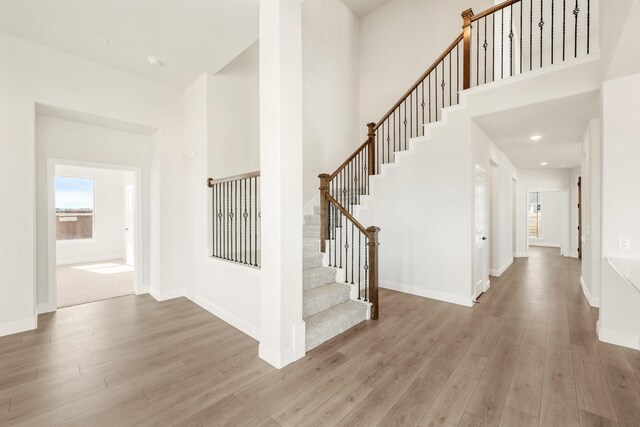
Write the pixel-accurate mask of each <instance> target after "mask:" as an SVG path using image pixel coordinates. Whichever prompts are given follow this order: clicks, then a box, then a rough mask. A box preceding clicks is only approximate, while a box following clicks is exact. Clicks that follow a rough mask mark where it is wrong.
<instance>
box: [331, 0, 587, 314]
mask: <svg viewBox="0 0 640 427" xmlns="http://www.w3.org/2000/svg"><path fill="white" fill-rule="evenodd" d="M591 1H593V0H507V1H505V2H503V3H501V4H498V5H496V6H493V7H491V8H489V9H487V10H485V11H483V12H481V13H480V14H478V15H475V16H474V13H473V10H472V9H467V10H465V11H464V12H462V21H463V22H462V32H461V33H460V34H459V35H458V36H457V37H456V38H455V39H454V40H453V42H452V43H451V44H450V45H449V46H448V47H447V48H446V49H445V51H444V52H443V53H442V54H441V55H440V56H439V57H438V58H437V59H436V60H435V62H434V63H433V64H431V66H430V67H429V68H428V69H427V70H426V71H425V72H424V73H423V74H422V76H420V78H419V79H418V80H417V81H416V82H415V83H414V84H413V85H412V86H411V87H410V88H409V90H407V92H405V93H404V95H402V97H401V98H400V99H399V100H398V101H397V102H396V103H395V104H394V105H393V107H391V109H390V110H389V111H388V112H387V113H386V114H385V115H384V116H382V118H381V119H380V120H379V121H378V122H377V123H369V124H367V140H366V141H365V142H364V143H363V144H362V145H361V146H360V147H358V148H357V149H356V151H355V152H354V153H353V154H352V155H351V156H349V157H348V158H347V160H345V161H344V162H343V163H342V164H341V165H340V167H338V169H336V170H335V172H333V173H332V174H330V175H329V174H322V175H320V176H319V178H320V213H321V229H320V230H321V233H320V234H321V236H320V247H321V250H322V252H325V251H326V250H327V242H329V250H331V248H333V251H334V252H333V265H334V266H339V267H342V266H343V265H348V266H349V267H350V268H351V270H350V271H352V272H354V271H356V270H355V266H354V265H352V264H349V263H348V262H347V261H349V260H348V259H346V257H347V256H348V251H347V250H346V249H347V247H345V248H344V249H345V251H342V245H343V244H344V243H345V242H342V243H341V244H340V245H338V243H339V242H336V240H335V239H336V237H340V235H339V234H337V233H338V232H339V233H342V231H343V230H342V227H345V225H346V226H349V225H351V226H352V227H355V228H356V229H358V230H359V232H360V233H363V234H366V230H370V229H376V230H377V231H379V229H378V228H376V227H370V228H368V229H365V228H364V227H363V226H362V225H361V224H360V223H358V222H357V220H356V219H355V218H354V217H353V206H354V205H357V204H359V203H360V199H361V197H362V196H363V195H368V194H369V192H370V186H369V177H370V176H371V175H374V174H376V173H380V169H381V166H382V165H383V164H386V163H390V162H392V161H393V160H394V157H395V153H397V152H398V151H404V150H406V149H407V148H408V141H409V139H411V138H414V137H419V136H424V134H425V133H424V132H425V125H427V124H429V123H433V122H436V121H438V120H440V119H442V110H443V109H444V108H447V107H451V106H454V105H457V104H458V103H459V102H460V90H461V89H462V90H464V89H469V88H471V87H473V86H480V85H483V84H486V83H491V82H494V81H497V80H500V79H504V78H508V77H512V76H515V75H517V74H521V73H523V72H525V71H532V70H534V69H540V68H543V67H546V66H548V65H553V64H555V63H557V62H560V61H565V60H567V59H570V58H577V57H578V56H580V55H582V54H584V53H586V54H587V55H588V54H589V53H590V51H591V46H590V36H591ZM583 11H586V13H585V12H583ZM525 18H528V22H526V19H525ZM489 24H490V25H491V26H489ZM560 25H561V27H560ZM560 28H561V30H562V31H561V32H560ZM481 43H482V44H481ZM376 233H377V232H376ZM373 241H375V251H376V253H375V257H376V260H377V246H378V243H377V235H376V237H375V240H374V239H373V238H372V237H371V236H369V242H370V243H371V242H373ZM346 243H347V244H348V242H346ZM336 249H337V250H338V253H336ZM351 254H352V255H353V251H352V252H351ZM372 267H373V265H371V263H369V264H368V268H369V270H368V274H367V275H366V277H367V280H368V282H369V286H371V284H372V283H374V284H375V286H376V292H375V301H374V300H373V298H374V297H373V295H374V294H373V292H371V291H369V295H367V297H368V298H369V299H371V302H372V303H373V304H374V305H375V312H376V314H377V312H378V301H377V283H378V277H377V271H378V268H377V267H378V266H377V262H376V265H375V269H373V268H372ZM345 270H346V268H345ZM374 271H375V278H373V279H372V276H371V275H372V274H373V273H374ZM365 288H366V287H365Z"/></svg>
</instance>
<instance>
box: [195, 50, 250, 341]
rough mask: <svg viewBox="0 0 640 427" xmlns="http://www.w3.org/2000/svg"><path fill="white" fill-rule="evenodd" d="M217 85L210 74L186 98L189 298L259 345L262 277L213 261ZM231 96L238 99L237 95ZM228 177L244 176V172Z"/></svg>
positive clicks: (217, 162)
mask: <svg viewBox="0 0 640 427" xmlns="http://www.w3.org/2000/svg"><path fill="white" fill-rule="evenodd" d="M246 53H247V52H245V53H243V55H245V54H246ZM215 79H216V76H211V75H207V74H204V75H202V76H201V77H200V78H199V79H198V80H196V81H195V82H194V83H193V84H192V85H191V86H189V87H188V88H187V89H185V91H184V94H183V106H184V107H183V108H184V114H183V120H184V124H185V144H186V149H187V150H188V151H189V152H192V153H196V155H195V157H194V158H192V159H190V160H189V162H188V163H187V167H186V175H185V180H186V183H187V185H186V187H185V211H186V212H187V213H186V222H185V224H184V225H185V227H184V230H185V240H184V262H185V281H184V284H185V285H184V286H185V289H184V293H185V295H186V296H187V297H189V298H190V299H191V300H193V301H194V302H196V303H197V304H199V305H201V306H202V307H204V308H205V309H207V310H209V311H210V312H211V313H213V314H215V315H216V316H218V317H219V318H221V319H223V320H224V321H226V322H227V323H229V324H231V325H232V326H234V327H236V328H238V329H240V330H241V331H243V332H244V333H246V334H248V335H250V336H252V337H253V338H255V339H257V340H258V339H260V271H259V270H255V269H252V268H247V267H244V266H238V265H235V264H233V263H230V262H226V261H219V260H214V259H212V258H211V250H210V240H211V237H210V236H211V227H210V218H211V216H212V213H211V212H210V211H211V203H210V202H211V190H210V189H209V188H208V187H207V186H206V180H207V177H210V176H215V175H214V173H215V172H216V171H219V170H220V169H214V168H215V167H216V166H215V165H218V166H220V167H224V165H223V161H222V160H223V159H220V158H217V157H216V156H214V154H215V153H216V152H217V150H218V148H219V144H220V140H219V139H218V138H217V136H216V135H215V133H212V132H209V130H210V129H211V126H221V124H220V123H219V121H220V120H221V118H220V117H218V116H217V115H216V114H215V113H214V111H216V109H217V107H218V106H222V101H223V100H216V101H214V102H215V107H213V109H210V108H209V107H211V106H212V98H214V97H215V94H214V93H213V92H215V93H219V89H220V86H219V84H218V82H212V81H213V80H215ZM225 79H231V78H230V77H227V78H225ZM229 89H231V88H229ZM236 89H237V87H236ZM228 93H229V94H230V95H232V94H233V91H232V90H230V91H229V92H228ZM231 97H233V96H231ZM228 99H229V98H226V100H228ZM223 117H224V115H223ZM216 122H217V123H216ZM247 125H250V123H248V124H247ZM244 141H245V142H247V141H248V140H244ZM241 160H242V159H241V158H233V157H232V158H230V159H229V162H230V163H231V164H235V165H236V167H243V166H242V165H243V163H242V162H241ZM238 165H240V166H238ZM245 166H246V169H245V170H244V171H249V170H250V169H248V168H250V167H251V164H250V163H247V164H246V165H245ZM231 167H234V166H233V165H232V166H231ZM255 169H259V167H255ZM227 171H228V173H239V170H235V172H233V169H227ZM223 176H224V175H223Z"/></svg>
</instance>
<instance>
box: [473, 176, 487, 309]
mask: <svg viewBox="0 0 640 427" xmlns="http://www.w3.org/2000/svg"><path fill="white" fill-rule="evenodd" d="M487 208H488V206H487V173H486V171H485V170H484V169H483V168H482V167H480V166H478V165H476V170H475V225H474V230H475V231H474V241H475V243H474V279H473V286H474V288H473V297H474V299H476V298H478V296H479V295H480V294H482V293H483V292H486V290H487V287H488V286H487V285H488V283H489V271H488V260H489V258H488V253H487V252H488V251H487Z"/></svg>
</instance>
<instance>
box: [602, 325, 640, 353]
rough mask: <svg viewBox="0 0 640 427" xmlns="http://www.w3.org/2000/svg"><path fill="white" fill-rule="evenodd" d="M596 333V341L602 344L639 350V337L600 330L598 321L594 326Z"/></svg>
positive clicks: (604, 329)
mask: <svg viewBox="0 0 640 427" xmlns="http://www.w3.org/2000/svg"><path fill="white" fill-rule="evenodd" d="M596 331H597V333H598V339H599V340H600V341H602V342H606V343H609V344H615V345H619V346H622V347H627V348H631V349H634V350H640V336H638V335H633V334H628V333H626V332H620V331H614V330H611V329H606V328H602V327H601V326H600V321H599V320H598V323H597V324H596Z"/></svg>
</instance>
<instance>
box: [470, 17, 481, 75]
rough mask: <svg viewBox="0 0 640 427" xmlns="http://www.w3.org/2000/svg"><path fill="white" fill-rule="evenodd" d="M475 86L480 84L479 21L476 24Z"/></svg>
mask: <svg viewBox="0 0 640 427" xmlns="http://www.w3.org/2000/svg"><path fill="white" fill-rule="evenodd" d="M472 25H473V24H472ZM476 86H480V23H479V22H478V23H477V24H476Z"/></svg>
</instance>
